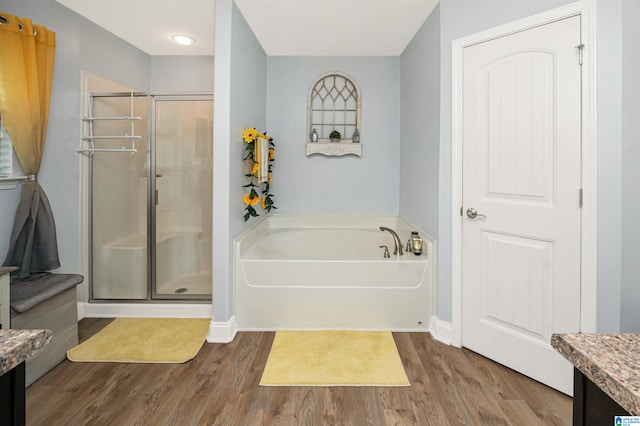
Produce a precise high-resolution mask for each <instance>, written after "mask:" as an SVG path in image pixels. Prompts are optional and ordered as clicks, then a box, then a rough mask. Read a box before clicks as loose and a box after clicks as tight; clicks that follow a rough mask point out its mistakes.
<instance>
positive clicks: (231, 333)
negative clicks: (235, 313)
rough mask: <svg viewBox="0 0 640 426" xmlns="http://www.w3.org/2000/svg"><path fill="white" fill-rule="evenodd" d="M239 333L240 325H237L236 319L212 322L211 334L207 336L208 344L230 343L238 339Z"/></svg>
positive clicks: (210, 325) (210, 326)
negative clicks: (237, 334)
mask: <svg viewBox="0 0 640 426" xmlns="http://www.w3.org/2000/svg"><path fill="white" fill-rule="evenodd" d="M237 332H238V324H237V323H236V317H231V319H229V321H227V322H216V321H214V320H211V324H209V334H207V342H209V343H230V342H232V341H233V339H234V338H235V337H236V333H237Z"/></svg>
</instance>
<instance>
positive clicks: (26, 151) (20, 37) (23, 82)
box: [0, 12, 56, 175]
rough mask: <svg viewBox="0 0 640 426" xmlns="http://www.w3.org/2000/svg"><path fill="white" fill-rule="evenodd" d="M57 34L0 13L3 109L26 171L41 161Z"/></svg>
mask: <svg viewBox="0 0 640 426" xmlns="http://www.w3.org/2000/svg"><path fill="white" fill-rule="evenodd" d="M55 45H56V33H54V32H53V31H51V30H48V29H47V28H46V27H44V26H42V25H33V23H32V22H31V19H27V18H18V17H17V16H14V15H10V14H8V13H3V12H0V55H1V56H0V58H2V60H1V62H0V71H1V72H0V112H1V113H2V117H3V121H4V123H5V128H6V129H7V133H8V134H9V137H10V138H11V141H12V142H13V147H14V150H15V151H16V155H17V157H18V161H20V165H21V166H22V169H23V170H24V172H25V173H26V174H28V175H37V174H38V171H39V170H40V162H41V161H42V152H43V150H44V143H45V136H46V133H47V122H48V119H49V101H50V99H51V83H52V79H53V62H54V52H55Z"/></svg>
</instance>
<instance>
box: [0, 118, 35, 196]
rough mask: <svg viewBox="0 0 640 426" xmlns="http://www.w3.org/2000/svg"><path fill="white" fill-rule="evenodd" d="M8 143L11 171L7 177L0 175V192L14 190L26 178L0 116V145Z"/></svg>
mask: <svg viewBox="0 0 640 426" xmlns="http://www.w3.org/2000/svg"><path fill="white" fill-rule="evenodd" d="M6 141H9V145H10V151H11V156H12V158H11V170H10V172H9V174H8V175H7V176H1V175H0V191H1V190H5V189H15V188H17V186H18V183H19V182H20V181H23V180H27V179H28V177H27V176H26V175H25V174H24V172H23V170H22V167H20V163H19V162H18V158H17V157H16V153H15V151H14V150H13V146H12V145H11V140H9V136H8V135H7V133H6V130H5V128H4V125H3V122H2V115H0V143H3V144H4V142H6Z"/></svg>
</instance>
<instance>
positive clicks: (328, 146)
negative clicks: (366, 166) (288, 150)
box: [307, 139, 362, 157]
mask: <svg viewBox="0 0 640 426" xmlns="http://www.w3.org/2000/svg"><path fill="white" fill-rule="evenodd" d="M313 154H322V155H327V156H330V157H333V156H342V155H349V154H351V155H357V156H358V157H360V156H362V145H360V144H359V143H353V142H351V140H350V139H348V140H345V141H341V142H338V143H332V142H307V156H309V155H313Z"/></svg>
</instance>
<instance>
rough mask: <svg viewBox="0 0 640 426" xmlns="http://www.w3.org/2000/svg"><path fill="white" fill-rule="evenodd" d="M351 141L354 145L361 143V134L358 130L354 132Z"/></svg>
mask: <svg viewBox="0 0 640 426" xmlns="http://www.w3.org/2000/svg"><path fill="white" fill-rule="evenodd" d="M351 140H352V141H353V143H360V132H359V131H358V129H356V130H354V131H353V137H352V138H351Z"/></svg>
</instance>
